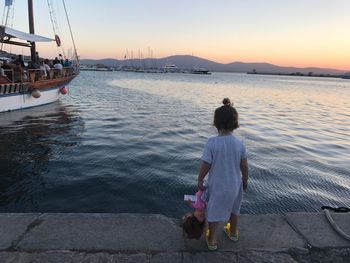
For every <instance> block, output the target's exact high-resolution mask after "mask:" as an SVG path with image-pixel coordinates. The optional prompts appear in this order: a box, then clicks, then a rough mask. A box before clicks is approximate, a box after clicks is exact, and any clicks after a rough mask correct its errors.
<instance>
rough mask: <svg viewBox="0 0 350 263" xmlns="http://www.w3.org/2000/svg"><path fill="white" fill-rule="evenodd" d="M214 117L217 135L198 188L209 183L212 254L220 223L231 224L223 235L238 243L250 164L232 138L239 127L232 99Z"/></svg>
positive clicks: (204, 157)
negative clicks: (241, 211) (204, 183)
mask: <svg viewBox="0 0 350 263" xmlns="http://www.w3.org/2000/svg"><path fill="white" fill-rule="evenodd" d="M223 104H224V105H223V106H221V107H219V108H217V109H216V110H215V113H214V126H215V127H216V129H217V130H218V135H217V136H215V137H211V138H209V140H208V142H207V144H206V145H205V147H204V151H203V155H202V164H201V167H200V171H199V175H198V188H199V190H202V191H203V190H204V186H203V182H204V178H205V177H206V175H207V174H208V173H209V175H208V181H207V190H206V191H207V199H206V201H207V210H206V212H207V221H208V224H209V233H208V235H207V236H206V242H207V246H208V249H209V250H216V249H217V237H216V231H217V227H218V223H219V222H228V221H229V224H227V225H226V226H225V227H224V232H225V233H226V234H227V236H228V237H229V239H230V240H232V241H238V228H237V223H238V215H239V212H240V208H241V202H242V197H243V190H246V189H247V187H248V161H247V154H246V149H245V146H244V144H243V142H242V141H241V140H240V139H238V138H237V137H236V136H234V135H233V131H234V130H235V129H237V128H238V127H239V124H238V113H237V110H236V109H235V108H234V107H233V104H231V101H230V99H228V98H225V99H224V100H223Z"/></svg>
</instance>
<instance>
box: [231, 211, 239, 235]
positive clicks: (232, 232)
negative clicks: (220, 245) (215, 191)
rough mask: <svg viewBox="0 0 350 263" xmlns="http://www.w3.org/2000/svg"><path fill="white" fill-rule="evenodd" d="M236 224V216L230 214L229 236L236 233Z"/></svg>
mask: <svg viewBox="0 0 350 263" xmlns="http://www.w3.org/2000/svg"><path fill="white" fill-rule="evenodd" d="M237 224H238V216H236V215H234V214H231V216H230V225H231V227H230V232H231V236H233V235H235V234H236V231H237Z"/></svg>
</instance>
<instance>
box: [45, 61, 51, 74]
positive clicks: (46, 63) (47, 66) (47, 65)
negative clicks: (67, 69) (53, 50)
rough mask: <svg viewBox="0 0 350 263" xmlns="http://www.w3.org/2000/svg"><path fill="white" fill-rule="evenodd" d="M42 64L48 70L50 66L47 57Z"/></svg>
mask: <svg viewBox="0 0 350 263" xmlns="http://www.w3.org/2000/svg"><path fill="white" fill-rule="evenodd" d="M44 66H45V69H46V72H50V70H51V67H50V61H49V60H48V59H45V60H44Z"/></svg>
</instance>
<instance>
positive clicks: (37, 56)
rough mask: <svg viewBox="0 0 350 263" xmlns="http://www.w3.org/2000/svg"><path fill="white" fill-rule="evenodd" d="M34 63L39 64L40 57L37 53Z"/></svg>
mask: <svg viewBox="0 0 350 263" xmlns="http://www.w3.org/2000/svg"><path fill="white" fill-rule="evenodd" d="M35 62H36V63H39V62H40V57H39V52H38V51H36V52H35Z"/></svg>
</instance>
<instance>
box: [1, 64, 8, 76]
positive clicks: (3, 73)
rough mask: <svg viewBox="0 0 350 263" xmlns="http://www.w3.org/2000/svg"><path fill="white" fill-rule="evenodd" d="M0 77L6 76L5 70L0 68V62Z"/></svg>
mask: <svg viewBox="0 0 350 263" xmlns="http://www.w3.org/2000/svg"><path fill="white" fill-rule="evenodd" d="M0 77H7V76H6V74H5V70H4V69H3V68H2V64H0Z"/></svg>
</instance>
